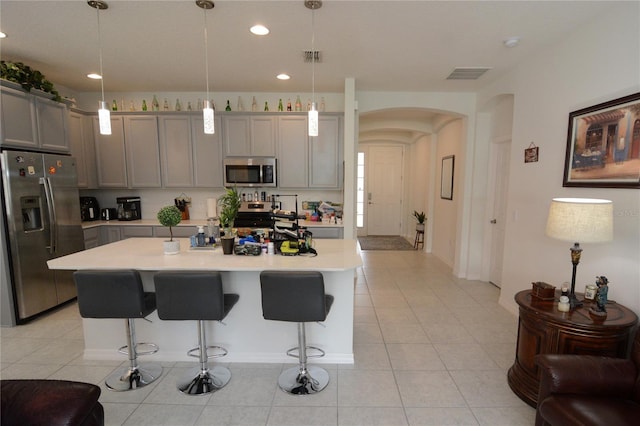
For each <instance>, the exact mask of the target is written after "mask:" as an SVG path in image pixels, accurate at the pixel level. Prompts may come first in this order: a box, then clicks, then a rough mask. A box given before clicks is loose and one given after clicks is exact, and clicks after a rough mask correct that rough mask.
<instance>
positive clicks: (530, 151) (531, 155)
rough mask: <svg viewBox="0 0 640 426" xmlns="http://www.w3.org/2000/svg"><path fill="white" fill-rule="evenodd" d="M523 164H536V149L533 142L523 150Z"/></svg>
mask: <svg viewBox="0 0 640 426" xmlns="http://www.w3.org/2000/svg"><path fill="white" fill-rule="evenodd" d="M524 162H525V163H537V162H538V147H537V146H536V145H535V144H534V143H533V142H531V143H530V144H529V148H527V149H525V150H524Z"/></svg>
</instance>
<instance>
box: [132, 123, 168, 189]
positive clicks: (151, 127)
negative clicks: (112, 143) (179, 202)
mask: <svg viewBox="0 0 640 426" xmlns="http://www.w3.org/2000/svg"><path fill="white" fill-rule="evenodd" d="M124 140H125V148H126V160H127V179H128V181H129V187H130V188H160V187H161V186H162V182H161V179H160V146H159V144H158V120H157V117H156V116H148V115H129V116H125V117H124Z"/></svg>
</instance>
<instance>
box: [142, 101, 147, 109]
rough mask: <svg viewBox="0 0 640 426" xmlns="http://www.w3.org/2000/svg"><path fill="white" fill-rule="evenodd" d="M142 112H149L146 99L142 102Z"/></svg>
mask: <svg viewBox="0 0 640 426" xmlns="http://www.w3.org/2000/svg"><path fill="white" fill-rule="evenodd" d="M142 110H143V111H146V110H147V101H146V100H145V99H143V100H142Z"/></svg>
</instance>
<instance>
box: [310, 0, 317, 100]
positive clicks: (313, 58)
mask: <svg viewBox="0 0 640 426" xmlns="http://www.w3.org/2000/svg"><path fill="white" fill-rule="evenodd" d="M315 16H316V8H315V7H313V8H311V99H312V102H313V104H315V103H316V49H315V44H316V22H315ZM313 104H312V105H313Z"/></svg>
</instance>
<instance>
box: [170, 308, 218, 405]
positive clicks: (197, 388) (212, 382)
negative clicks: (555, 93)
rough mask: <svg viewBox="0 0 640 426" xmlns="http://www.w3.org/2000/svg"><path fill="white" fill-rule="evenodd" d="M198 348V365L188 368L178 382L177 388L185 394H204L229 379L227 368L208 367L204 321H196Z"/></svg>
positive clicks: (213, 390)
mask: <svg viewBox="0 0 640 426" xmlns="http://www.w3.org/2000/svg"><path fill="white" fill-rule="evenodd" d="M213 347H215V346H213ZM198 348H199V355H198V358H199V361H200V367H199V368H196V369H191V370H189V372H188V373H187V375H186V376H185V378H184V379H183V380H180V381H179V382H178V390H179V391H180V392H182V393H184V394H185V395H206V394H209V393H212V392H215V391H217V390H219V389H222V388H223V387H224V386H225V385H226V384H227V383H229V380H231V371H229V369H228V368H226V367H223V366H220V365H217V366H215V367H213V368H211V369H210V368H209V361H208V360H209V355H208V353H207V348H208V346H207V336H206V333H205V328H204V321H198Z"/></svg>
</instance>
